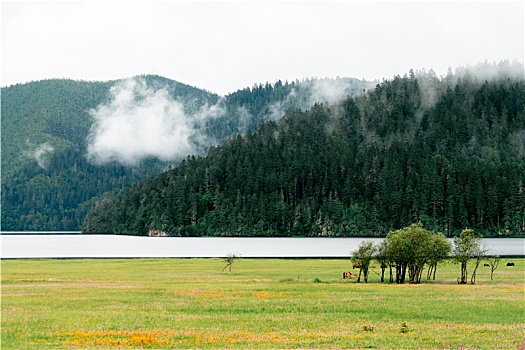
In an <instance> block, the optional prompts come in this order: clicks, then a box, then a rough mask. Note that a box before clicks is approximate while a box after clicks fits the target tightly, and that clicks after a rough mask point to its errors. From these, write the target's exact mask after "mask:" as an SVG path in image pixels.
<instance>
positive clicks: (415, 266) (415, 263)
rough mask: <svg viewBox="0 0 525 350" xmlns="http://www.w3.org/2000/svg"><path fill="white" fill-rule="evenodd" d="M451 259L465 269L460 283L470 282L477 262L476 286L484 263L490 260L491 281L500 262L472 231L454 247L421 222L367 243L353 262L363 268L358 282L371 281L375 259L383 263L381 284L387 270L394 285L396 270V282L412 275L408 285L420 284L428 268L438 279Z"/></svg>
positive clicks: (473, 280) (463, 233)
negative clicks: (471, 262)
mask: <svg viewBox="0 0 525 350" xmlns="http://www.w3.org/2000/svg"><path fill="white" fill-rule="evenodd" d="M450 256H451V257H452V258H453V259H454V261H455V262H456V263H458V264H460V266H461V277H460V278H458V284H466V283H467V279H468V271H467V264H468V261H469V260H471V259H475V266H474V271H473V272H472V275H471V279H470V281H471V284H475V283H476V271H477V268H478V267H479V264H480V262H481V261H482V260H484V259H487V260H488V261H489V262H490V266H491V279H492V278H493V274H494V270H495V269H496V268H497V266H498V262H499V260H500V259H499V257H498V256H492V257H488V256H487V250H486V249H485V248H484V247H483V246H482V245H481V237H480V236H478V235H476V234H475V233H474V230H472V229H468V228H467V229H464V230H462V231H461V233H460V235H459V236H456V237H454V243H453V244H451V243H450V242H449V241H448V240H447V239H446V237H445V235H443V234H442V233H439V232H438V233H435V232H431V231H428V230H426V229H425V228H424V227H423V225H422V224H421V223H417V224H412V225H410V226H408V227H405V228H402V229H399V230H395V231H391V232H389V233H388V235H387V236H386V238H385V239H384V240H382V241H381V242H380V243H378V244H374V243H373V242H372V241H363V242H361V243H360V244H359V246H358V248H357V249H356V250H355V251H353V252H352V253H351V258H352V262H353V263H354V264H356V265H358V266H359V275H358V278H357V282H358V283H359V282H360V281H361V275H363V280H364V282H365V283H367V282H368V273H369V267H370V263H371V261H372V260H373V259H375V260H377V262H378V263H379V264H380V267H381V282H384V281H385V270H386V269H387V268H388V269H389V275H390V278H389V282H390V283H393V282H394V274H393V270H395V283H397V284H402V283H405V282H406V276H407V272H408V282H409V283H413V284H419V283H421V278H422V276H423V272H424V269H425V267H427V275H426V277H427V280H430V279H433V280H435V279H436V270H437V265H438V263H439V262H440V261H442V260H444V259H446V258H448V257H450Z"/></svg>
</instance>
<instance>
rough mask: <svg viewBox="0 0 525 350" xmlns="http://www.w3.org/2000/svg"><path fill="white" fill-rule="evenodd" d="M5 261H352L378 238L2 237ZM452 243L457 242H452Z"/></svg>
mask: <svg viewBox="0 0 525 350" xmlns="http://www.w3.org/2000/svg"><path fill="white" fill-rule="evenodd" d="M0 238H1V242H2V249H1V258H2V259H10V258H20V259H31V258H49V259H52V258H57V259H62V258H64V259H65V258H77V259H81V258H217V257H224V256H226V255H227V254H231V253H233V254H237V255H240V256H241V257H243V258H266V259H267V258H288V259H319V258H329V259H330V258H332V259H337V258H348V257H349V256H350V254H351V252H352V251H354V250H356V249H357V247H358V245H359V244H360V243H361V242H362V241H367V240H370V241H372V242H374V244H376V243H379V242H381V241H382V240H383V239H384V238H378V237H370V238H365V237H359V238H355V237H353V238H342V237H330V238H324V237H272V238H268V237H263V238H257V237H234V238H231V237H163V238H162V239H159V238H158V237H147V236H122V235H2V237H0ZM448 240H449V241H450V242H452V239H450V238H449V239H448ZM482 244H484V245H485V247H486V248H487V249H488V255H499V256H506V257H519V256H525V239H522V238H484V239H483V240H482Z"/></svg>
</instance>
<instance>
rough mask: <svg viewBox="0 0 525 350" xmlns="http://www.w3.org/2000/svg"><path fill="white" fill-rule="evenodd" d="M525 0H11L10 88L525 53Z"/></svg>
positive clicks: (213, 87)
mask: <svg viewBox="0 0 525 350" xmlns="http://www.w3.org/2000/svg"><path fill="white" fill-rule="evenodd" d="M524 4H525V2H524V1H513V2H502V1H484V2H476V1H465V2H456V1H434V2H429V1H418V2H416V1H403V2H397V1H384V2H378V1H366V2H364V1H334V2H328V1H322V2H321V1H319V2H315V1H229V2H223V1H164V2H151V1H148V2H144V1H142V2H112V1H74V2H73V1H60V2H49V1H38V2H30V1H13V2H10V1H3V0H2V2H1V86H2V87H5V86H9V85H12V84H16V83H25V82H29V81H36V80H42V79H50V78H71V79H80V80H98V81H105V80H114V79H123V78H129V77H133V76H136V75H141V74H158V75H161V76H164V77H167V78H170V79H174V80H177V81H179V82H182V83H185V84H189V85H192V86H195V87H199V88H202V89H206V90H208V91H211V92H214V93H218V94H220V95H226V94H228V93H231V92H234V91H236V90H238V89H242V88H245V87H251V86H253V85H254V84H259V83H265V82H270V83H274V82H276V81H277V80H279V79H281V80H282V81H285V80H288V81H294V80H296V79H298V80H301V79H303V78H313V77H317V78H325V77H331V78H335V77H352V78H358V79H366V80H374V79H379V80H382V79H389V78H392V77H393V76H395V75H397V74H399V75H403V74H405V73H408V71H409V70H410V69H414V70H418V69H422V68H424V69H426V70H429V69H433V70H434V71H435V72H436V73H437V74H438V75H444V74H446V71H447V69H448V68H449V67H451V68H453V69H454V68H455V67H458V66H465V65H469V64H476V63H479V62H482V61H485V60H487V61H489V62H499V61H501V60H504V59H509V60H514V59H515V60H518V61H520V62H523V61H524V51H525V48H524V46H525V44H524V42H525V40H524V32H525V28H524V22H525V21H524V17H525V5H524Z"/></svg>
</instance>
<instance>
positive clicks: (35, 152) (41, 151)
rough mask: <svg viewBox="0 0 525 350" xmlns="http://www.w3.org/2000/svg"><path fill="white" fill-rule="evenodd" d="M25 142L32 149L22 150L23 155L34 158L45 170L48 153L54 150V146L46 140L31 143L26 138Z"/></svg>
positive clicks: (47, 163) (47, 162)
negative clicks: (39, 142) (40, 142)
mask: <svg viewBox="0 0 525 350" xmlns="http://www.w3.org/2000/svg"><path fill="white" fill-rule="evenodd" d="M26 143H27V144H28V146H29V147H30V148H32V149H31V150H29V151H26V152H24V156H25V157H27V158H31V159H34V160H35V161H36V163H37V164H38V166H39V167H40V168H42V169H44V170H47V167H48V166H49V155H50V154H51V153H52V152H53V151H54V150H55V148H54V147H53V146H51V145H50V144H49V143H47V142H44V143H42V144H40V145H32V144H31V142H30V141H29V140H27V141H26Z"/></svg>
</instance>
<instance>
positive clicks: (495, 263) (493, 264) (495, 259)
mask: <svg viewBox="0 0 525 350" xmlns="http://www.w3.org/2000/svg"><path fill="white" fill-rule="evenodd" d="M500 259H501V258H500V257H499V256H498V255H493V256H491V257H490V258H488V259H487V260H488V262H489V264H490V279H491V280H493V279H494V278H493V275H494V270H496V269H497V268H498V264H499V261H500Z"/></svg>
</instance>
